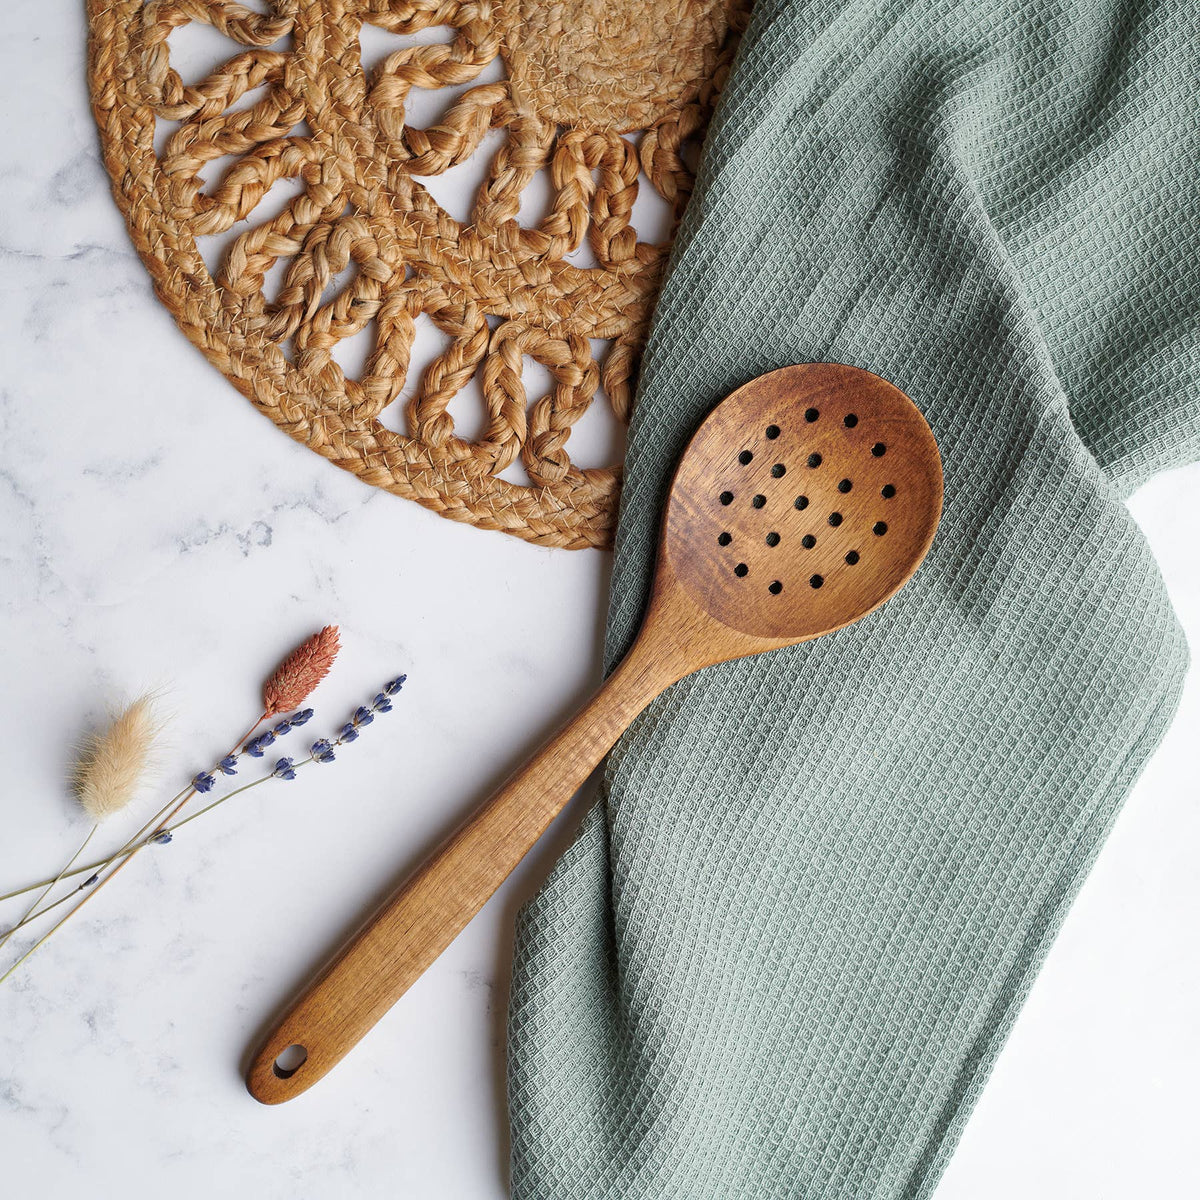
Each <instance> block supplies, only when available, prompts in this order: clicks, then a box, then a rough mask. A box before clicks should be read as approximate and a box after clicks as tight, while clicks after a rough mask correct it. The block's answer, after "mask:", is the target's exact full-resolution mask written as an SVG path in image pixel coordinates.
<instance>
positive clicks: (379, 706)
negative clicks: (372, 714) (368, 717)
mask: <svg viewBox="0 0 1200 1200" xmlns="http://www.w3.org/2000/svg"><path fill="white" fill-rule="evenodd" d="M371 707H372V708H373V709H374V710H375V711H376V712H377V713H381V712H391V711H392V702H391V701H390V700H389V699H388V698H387V697H386V696H385V695H384V694H383V693H382V692H380V693H379V695H378V696H376V697H375V699H374V700H372V701H371Z"/></svg>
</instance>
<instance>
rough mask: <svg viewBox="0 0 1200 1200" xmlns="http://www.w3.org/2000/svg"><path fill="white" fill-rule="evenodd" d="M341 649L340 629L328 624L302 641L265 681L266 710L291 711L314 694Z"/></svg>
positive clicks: (273, 711) (264, 699)
mask: <svg viewBox="0 0 1200 1200" xmlns="http://www.w3.org/2000/svg"><path fill="white" fill-rule="evenodd" d="M337 652H338V628H337V626H336V625H326V626H325V628H324V629H322V630H321V632H320V633H314V634H313V635H312V637H310V638H309V639H308V640H307V641H305V642H301V643H300V645H299V646H297V647H296V648H295V650H293V651H292V652H291V654H289V655H288V656H287V658H285V659H284V660H283V662H281V663H280V664H279V666H278V667H277V668H276V669H275V672H274V673H273V674H272V675H271V677H270V678H269V679H268V680H267V682H266V683H265V684H263V710H264V713H265V715H266V716H268V717H273V716H275V715H276V714H277V713H282V712H291V711H292V709H294V708H299V707H300V705H301V704H303V703H304V701H305V700H307V699H308V697H309V696H310V695H311V694H312V691H313V689H314V688H315V687H316V686H317V684H318V683H320V682H321V680H322V679H324V678H325V676H326V675H328V674H329V668H330V667H332V666H333V660H334V659H335V658H337Z"/></svg>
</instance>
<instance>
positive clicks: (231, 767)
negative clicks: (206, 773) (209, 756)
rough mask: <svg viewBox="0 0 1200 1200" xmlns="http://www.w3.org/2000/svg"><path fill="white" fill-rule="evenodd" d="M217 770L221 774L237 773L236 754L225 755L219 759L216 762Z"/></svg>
mask: <svg viewBox="0 0 1200 1200" xmlns="http://www.w3.org/2000/svg"><path fill="white" fill-rule="evenodd" d="M217 770H218V771H220V772H221V774H222V775H236V774H237V755H236V754H227V755H225V757H224V758H223V759H221V761H220V762H219V763H217Z"/></svg>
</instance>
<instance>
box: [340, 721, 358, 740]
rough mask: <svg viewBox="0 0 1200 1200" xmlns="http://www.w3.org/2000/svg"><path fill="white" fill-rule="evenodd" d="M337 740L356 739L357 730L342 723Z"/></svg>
mask: <svg viewBox="0 0 1200 1200" xmlns="http://www.w3.org/2000/svg"><path fill="white" fill-rule="evenodd" d="M338 740H339V741H343V742H353V741H357V740H358V730H357V729H355V728H354V726H353V725H349V724H347V725H343V726H342V734H341V737H340V738H339V739H338Z"/></svg>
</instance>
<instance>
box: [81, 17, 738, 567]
mask: <svg viewBox="0 0 1200 1200" xmlns="http://www.w3.org/2000/svg"><path fill="white" fill-rule="evenodd" d="M88 7H89V15H90V23H91V44H90V54H89V75H90V86H91V94H92V102H93V108H94V112H95V115H96V121H97V124H98V127H99V130H100V137H101V143H102V147H103V153H104V161H105V165H106V167H107V169H108V172H109V174H110V176H111V178H112V181H113V190H114V195H115V196H116V199H117V202H118V204H119V205H120V207H121V210H122V212H123V213H124V214H125V217H126V220H127V222H128V225H129V230H130V234H131V236H132V238H133V242H134V245H135V246H136V248H137V250H138V253H139V254H140V255H141V257H142V259H143V261H144V262H145V264H146V266H147V268H148V270H149V271H150V274H151V276H152V279H153V281H154V286H155V290H156V292H157V294H158V296H159V298H160V299H161V301H162V302H163V303H164V304H165V305H166V307H167V308H168V309H169V310H170V312H171V313H172V315H173V316H174V317H175V319H176V321H177V322H178V324H179V326H180V328H182V329H183V331H184V332H185V333H186V334H187V336H188V337H189V338H190V339H191V340H192V341H193V342H194V343H195V344H196V345H197V346H198V347H199V348H200V349H201V350H202V351H203V353H204V354H205V355H206V356H207V357H208V359H209V360H210V361H211V362H212V363H213V364H214V365H215V366H216V367H217V368H218V369H219V370H220V371H222V372H223V373H224V374H225V375H226V376H227V377H228V378H229V379H230V380H231V381H232V382H233V383H234V385H235V386H236V387H237V388H238V389H239V390H240V391H241V392H243V394H245V395H246V396H247V397H248V398H249V399H250V400H251V401H252V402H253V403H254V404H255V405H256V406H257V407H258V408H259V409H260V410H261V411H263V412H264V413H266V414H267V415H268V416H269V417H270V418H271V419H272V420H273V421H274V422H275V423H276V424H277V425H279V426H280V428H282V429H283V430H285V431H286V432H287V433H288V434H290V435H291V436H292V437H293V438H295V439H296V440H297V441H300V442H303V443H304V444H306V445H308V446H309V447H311V448H312V449H313V450H316V451H317V452H318V453H320V454H322V455H324V456H325V457H326V458H328V459H330V460H331V461H332V462H334V463H336V464H337V465H338V466H340V467H343V468H344V469H346V470H349V471H352V472H353V473H354V474H356V475H358V476H359V477H360V478H361V479H363V480H365V481H366V482H367V483H370V484H373V485H375V486H377V487H381V488H384V489H386V490H387V491H390V492H393V493H395V494H397V495H400V496H405V497H408V498H410V499H413V500H416V501H417V502H418V503H420V504H423V505H425V506H426V507H428V508H431V509H433V510H434V511H436V512H439V513H441V514H442V515H444V516H447V517H450V518H452V519H454V520H458V521H465V522H468V523H471V524H474V525H478V526H481V527H483V528H487V529H500V530H503V531H504V532H507V533H511V534H514V535H516V536H518V537H522V538H525V539H527V540H529V541H533V542H537V543H540V544H543V545H551V546H565V547H570V548H579V547H584V546H604V545H607V544H608V543H609V541H610V539H611V534H612V527H613V522H614V518H615V509H616V500H617V493H618V490H619V484H620V474H619V468H617V467H615V466H614V467H611V468H607V467H606V468H580V467H578V466H576V465H575V464H574V463H572V462H571V459H570V457H569V455H568V451H567V444H568V439H569V437H570V433H571V428H572V426H573V425H574V424H575V423H576V422H577V421H578V420H579V418H580V417H581V416H582V415H583V414H584V412H586V411H587V409H588V407H589V406H590V405H591V404H592V403H593V402H594V401H595V399H596V397H597V395H598V392H599V391H600V390H602V391H603V394H604V396H605V397H607V400H608V403H609V404H611V406H612V409H613V411H614V413H615V415H616V417H617V418H618V419H619V420H620V421H622V422H627V421H628V418H629V409H630V405H631V402H632V388H633V377H634V373H635V371H636V366H637V359H638V355H639V352H640V349H641V346H642V342H643V339H644V337H645V333H646V325H647V322H648V320H649V315H650V312H651V309H652V307H653V303H654V298H655V295H656V293H657V289H658V284H659V280H660V277H661V271H662V267H663V265H664V262H665V258H666V254H667V251H668V249H669V240H668V241H667V242H666V243H658V244H654V243H650V242H645V241H642V240H640V239H639V237H638V234H637V231H636V230H635V228H634V227H633V225H632V223H631V211H632V208H633V204H634V201H635V199H636V197H637V194H638V189H639V186H642V187H644V186H647V184H648V186H650V187H652V188H653V189H654V190H655V191H656V192H657V193H658V194H659V195H660V196H661V197H663V198H664V200H665V201H666V202H667V203H668V204H669V205H670V207H671V211H672V213H673V216H674V219H675V220H677V219H678V217H679V215H680V213H681V212H682V210H683V207H684V205H685V204H686V201H687V197H688V195H689V193H690V190H691V184H692V174H691V171H690V170H689V169H688V166H687V165H686V164H685V162H684V157H683V153H682V151H683V147H684V144H685V143H686V142H688V141H689V139H691V140H695V139H697V138H698V137H699V136H700V135H701V134H702V132H703V129H704V127H705V125H706V123H707V120H708V117H709V114H710V112H711V109H712V104H713V100H714V98H715V95H716V93H717V91H718V90H719V88H720V85H721V83H722V81H723V79H724V77H725V74H726V73H727V70H728V65H729V61H730V59H731V57H732V53H733V44H734V40H735V38H736V36H737V33H738V31H739V30H740V28H741V26H742V25H743V23H744V15H745V13H744V6H743V5H740V4H739V5H736V6H735V5H734V4H733V2H732V0H664V2H662V3H654V0H624V2H621V3H618V2H616V0H608V2H601V0H580V2H579V3H577V4H572V5H568V6H564V5H562V4H560V3H551V2H550V0H509V2H508V3H491V2H489V0H478V2H476V3H471V2H458V0H446V2H443V3H439V2H437V0H413V2H407V3H404V2H400V0H358V2H357V3H354V2H350V0H277V2H276V3H274V4H272V5H270V6H269V7H267V8H264V9H263V10H261V11H260V10H255V9H251V8H248V7H246V6H244V5H242V4H237V3H231V2H229V0H146V2H143V0H116V2H114V0H89V5H88ZM190 23H200V24H203V25H207V26H210V27H211V28H212V29H215V30H217V31H218V32H219V33H221V34H223V35H225V37H226V38H228V39H229V41H230V50H231V54H230V56H229V57H228V58H227V59H226V60H225V61H224V62H223V63H222V64H221V65H220V66H219V67H217V68H216V69H215V70H213V71H211V72H210V73H209V74H207V75H206V76H205V77H204V78H201V79H199V80H194V81H190V82H185V80H184V79H183V78H181V75H180V73H179V72H178V71H176V70H175V69H174V68H173V67H172V65H171V47H170V42H171V36H172V34H173V33H174V32H175V31H176V30H178V29H179V28H180V27H181V26H184V25H187V24H190ZM364 23H369V24H371V25H374V26H377V27H379V28H380V29H382V30H385V31H387V32H388V33H392V34H397V35H401V36H405V35H413V34H417V33H420V32H421V31H423V30H426V29H429V28H432V27H444V29H445V32H446V35H447V37H448V40H446V41H441V42H434V43H424V44H406V45H402V46H401V47H400V48H399V49H397V50H396V51H395V52H393V53H391V54H389V55H388V56H387V57H386V58H385V59H384V60H383V61H382V62H381V63H380V64H379V65H378V66H377V67H375V68H374V69H372V70H366V69H364V66H363V62H362V53H361V47H360V33H361V30H362V27H363V25H364ZM498 58H499V59H500V61H501V63H502V64H503V67H504V75H505V78H503V79H502V80H500V81H497V82H476V81H477V80H478V77H479V76H480V74H481V73H482V72H483V71H484V69H485V68H487V67H488V66H489V65H491V64H493V63H495V62H496V60H497V59H498ZM462 85H472V86H468V87H467V88H466V90H464V91H460V92H459V93H457V94H456V95H455V96H454V98H453V99H452V102H451V103H450V106H449V108H448V109H447V110H446V111H445V113H444V115H443V116H442V117H441V118H440V119H439V120H438V121H437V123H436V124H434V125H431V126H429V127H427V128H416V127H414V126H412V125H409V124H408V123H407V122H406V120H405V114H406V103H407V101H408V99H409V97H410V96H411V94H412V92H413V90H414V89H440V88H461V87H462ZM168 121H169V122H176V123H178V126H177V128H175V129H174V130H173V132H171V133H170V136H169V137H168V138H167V139H166V140H165V143H164V144H163V145H162V146H161V147H160V148H159V149H157V150H156V147H155V133H156V128H157V125H158V123H159V122H168ZM492 131H501V132H502V134H503V141H502V142H501V143H500V145H499V148H498V149H497V150H496V151H495V153H494V154H493V156H492V158H491V161H490V163H489V164H488V167H487V172H486V176H485V179H484V182H483V184H482V185H481V187H480V189H479V192H478V195H477V197H476V199H475V204H474V208H473V210H472V212H471V215H470V219H469V220H467V221H465V222H460V221H458V220H456V219H455V218H454V217H452V216H451V215H450V214H449V213H448V212H446V211H445V209H444V208H442V207H441V206H440V205H439V204H438V203H437V202H436V201H435V200H434V198H433V197H432V195H431V194H430V192H429V191H428V190H427V189H426V187H424V186H422V184H421V182H420V180H421V178H422V177H429V176H436V175H440V174H443V173H444V172H446V171H448V170H450V169H451V168H453V167H455V166H457V165H459V164H460V163H463V162H465V161H466V160H467V159H468V158H470V157H471V156H472V155H473V154H475V153H477V152H479V151H480V147H481V143H483V142H484V139H485V137H486V136H487V135H488V134H489V133H490V132H492ZM639 132H640V133H641V137H640V139H638V138H635V137H633V136H630V135H632V134H636V133H639ZM231 156H232V158H233V162H232V165H230V166H228V167H226V168H225V169H224V170H223V171H219V170H218V169H217V167H218V165H219V164H218V160H224V159H227V158H229V157H231ZM206 172H208V173H210V174H215V175H217V177H216V178H210V177H209V174H206ZM539 172H544V173H545V174H546V175H547V176H548V178H549V181H550V196H551V199H550V202H549V206H548V211H547V212H546V213H545V215H544V216H543V217H542V219H541V220H540V221H538V222H537V223H536V224H532V225H531V224H523V223H522V221H521V219H520V218H521V205H522V197H523V194H524V193H525V192H526V189H527V188H528V187H529V185H530V182H531V180H532V179H533V178H534V176H535V175H537V174H538V173H539ZM281 180H292V181H299V184H300V190H299V191H298V194H296V195H295V196H294V197H292V198H291V199H290V200H289V201H288V202H287V203H286V204H285V205H284V206H283V207H282V209H280V210H279V211H277V212H276V213H274V215H271V216H262V217H260V216H259V214H258V212H256V210H257V209H258V206H259V205H260V202H262V201H263V198H264V197H265V196H266V194H267V192H268V191H269V190H270V189H271V188H272V186H273V185H275V184H276V183H278V182H279V181H281ZM235 227H237V228H235ZM222 234H228V235H231V236H233V240H232V242H231V243H230V244H229V245H228V247H227V248H226V249H225V251H224V254H223V257H222V260H221V263H220V266H219V267H218V268H217V269H216V270H215V271H211V272H210V270H209V268H208V267H207V266H206V265H205V260H204V257H203V256H202V254H201V252H200V248H199V244H198V239H203V238H208V237H214V236H217V235H222ZM585 241H586V244H587V246H588V248H589V249H590V253H591V256H592V258H593V260H594V264H595V265H589V266H579V265H575V264H573V263H571V262H570V261H568V256H569V255H571V254H573V253H575V252H576V251H578V250H579V249H580V247H581V246H583V245H584V243H585ZM277 264H282V267H281V271H276V272H275V273H276V274H280V273H281V274H282V282H281V284H280V285H279V288H278V291H277V293H276V294H275V295H274V296H273V297H269V296H268V292H269V291H270V290H271V289H270V288H269V287H268V282H267V280H268V273H269V272H272V270H273V268H276V267H277ZM343 277H345V278H343ZM420 318H425V319H428V320H429V321H431V322H432V323H433V324H434V326H436V328H437V329H438V330H440V331H441V333H442V334H443V335H444V336H445V338H446V339H447V344H446V346H445V348H444V350H443V352H442V353H440V354H439V355H438V356H437V357H436V358H435V359H434V361H433V362H432V363H431V364H430V365H429V366H428V367H427V368H426V370H425V371H424V374H423V376H422V377H421V379H420V380H419V381H416V380H414V381H411V382H408V384H407V387H406V380H407V376H408V374H409V366H410V361H411V356H412V347H413V340H414V337H415V334H416V323H417V321H418V319H420ZM372 326H373V332H371V333H370V334H369V336H371V337H372V350H371V352H370V354H369V357H368V358H367V361H366V365H365V368H364V369H363V371H362V373H361V376H360V377H359V378H351V377H348V376H347V375H346V373H345V372H344V371H343V369H342V367H341V366H339V364H338V362H337V361H336V359H335V357H334V351H335V349H336V348H337V346H338V345H339V343H341V342H343V341H344V340H345V339H347V338H350V337H353V336H355V335H356V334H359V333H362V332H363V331H364V330H368V329H369V327H372ZM592 339H604V340H607V341H609V342H610V347H609V350H608V352H607V354H606V355H605V356H604V358H603V362H597V361H596V358H595V356H594V354H593V350H592V345H591V340H592ZM527 360H532V361H534V362H537V363H540V364H542V366H543V367H544V368H545V369H546V370H547V371H548V372H549V374H550V376H551V377H552V378H553V380H554V385H553V388H552V389H551V391H550V392H549V394H548V395H545V396H543V397H541V398H539V399H536V400H535V401H533V403H532V404H531V403H530V402H529V398H528V397H527V395H526V388H525V383H524V381H523V378H522V372H523V368H524V365H525V362H526V361H527ZM472 380H474V381H476V383H477V384H478V390H479V392H480V394H481V395H482V400H483V405H484V409H485V414H484V415H485V425H484V428H483V431H482V433H481V434H480V436H479V437H478V438H476V439H475V440H467V439H465V438H462V437H460V436H458V435H457V434H456V433H455V429H454V421H453V418H452V416H451V414H450V413H449V411H448V406H449V404H450V401H451V400H452V399H453V397H454V396H455V395H456V394H457V393H459V392H460V391H461V390H462V389H463V388H464V387H465V386H466V385H467V384H468V383H469V382H471V381H472ZM402 393H404V394H405V395H406V396H407V397H408V399H407V404H406V405H405V408H404V418H403V424H404V426H405V430H404V432H400V431H399V430H398V429H393V428H391V427H390V425H389V424H387V423H385V422H384V421H383V420H382V419H381V417H382V415H383V414H384V412H385V410H386V409H388V408H389V406H391V405H392V404H393V403H394V402H395V401H396V400H397V398H398V397H401V396H402ZM397 424H399V422H397ZM518 459H519V460H520V462H521V464H522V465H523V467H524V469H525V471H526V473H527V475H528V478H529V481H530V482H529V484H528V485H525V484H520V483H513V482H510V481H508V480H505V479H502V478H498V475H499V474H500V472H502V471H504V470H505V469H506V468H507V467H509V466H510V465H511V464H513V463H514V462H515V461H516V460H518Z"/></svg>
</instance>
